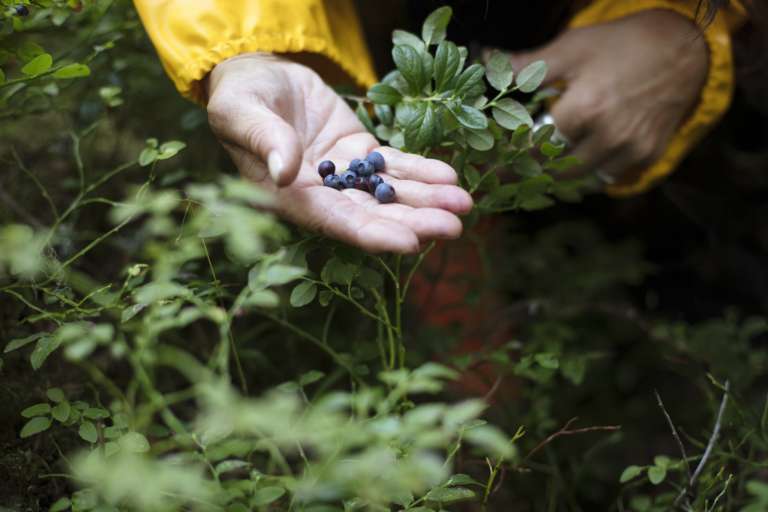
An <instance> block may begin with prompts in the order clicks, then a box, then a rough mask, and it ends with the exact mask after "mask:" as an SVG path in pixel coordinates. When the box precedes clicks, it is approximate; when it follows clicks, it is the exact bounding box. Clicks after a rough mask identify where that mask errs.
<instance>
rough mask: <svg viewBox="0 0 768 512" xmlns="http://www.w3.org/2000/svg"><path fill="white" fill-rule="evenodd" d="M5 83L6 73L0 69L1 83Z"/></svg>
mask: <svg viewBox="0 0 768 512" xmlns="http://www.w3.org/2000/svg"><path fill="white" fill-rule="evenodd" d="M4 83H5V73H4V72H3V70H2V69H0V85H2V84H4Z"/></svg>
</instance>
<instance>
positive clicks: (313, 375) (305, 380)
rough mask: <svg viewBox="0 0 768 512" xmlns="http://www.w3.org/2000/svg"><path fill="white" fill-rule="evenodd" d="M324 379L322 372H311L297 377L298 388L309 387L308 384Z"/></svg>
mask: <svg viewBox="0 0 768 512" xmlns="http://www.w3.org/2000/svg"><path fill="white" fill-rule="evenodd" d="M323 377H325V374H324V373H323V372H320V371H317V370H311V371H308V372H307V373H305V374H304V375H302V376H301V377H299V386H302V387H304V386H309V385H310V384H313V383H315V382H317V381H319V380H320V379H322V378H323Z"/></svg>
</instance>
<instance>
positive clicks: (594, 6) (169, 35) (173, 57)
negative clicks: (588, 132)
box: [134, 0, 745, 195]
mask: <svg viewBox="0 0 768 512" xmlns="http://www.w3.org/2000/svg"><path fill="white" fill-rule="evenodd" d="M134 3H135V4H136V8H137V10H138V12H139V15H140V16H141V19H142V21H143V23H144V26H145V28H146V30H147V32H148V33H149V36H150V38H151V39H152V42H153V43H154V45H155V48H156V49H157V52H158V54H159V55H160V60H161V61H162V63H163V66H164V67H165V70H166V71H167V73H168V75H169V76H170V77H171V80H173V82H174V84H175V85H176V87H177V88H178V90H179V92H181V94H183V95H184V96H186V97H188V98H190V99H193V100H196V101H202V89H201V87H200V81H201V80H202V79H203V78H204V77H205V76H206V75H207V74H208V72H209V71H210V70H211V69H212V68H213V67H214V66H215V65H216V64H217V63H219V62H221V61H223V60H224V59H227V58H229V57H232V56H234V55H237V54H240V53H244V52H255V51H260V52H277V53H298V52H308V53H315V54H319V55H322V56H324V57H326V58H327V59H330V61H331V62H332V63H335V64H336V65H338V66H339V68H341V70H343V71H344V72H345V73H346V74H347V75H349V77H350V78H351V79H352V80H354V82H356V83H357V84H358V85H360V86H362V87H369V86H370V85H372V84H373V83H375V82H376V81H377V78H376V74H375V72H374V70H373V65H372V62H371V57H370V55H369V54H368V50H367V48H366V45H365V42H364V39H363V35H362V33H361V28H360V23H359V20H358V19H357V14H356V12H355V8H354V5H353V2H352V0H191V1H190V0H134ZM697 5H698V0H594V1H593V2H591V3H590V4H589V6H587V7H586V8H585V9H583V10H582V11H580V12H579V13H577V15H576V16H575V17H574V18H573V20H571V23H570V26H572V27H583V26H587V25H593V24H596V23H601V22H606V21H611V20H614V19H617V18H620V17H623V16H627V15H630V14H633V13H636V12H638V11H642V10H647V9H670V10H673V11H675V12H678V13H680V14H682V15H684V16H687V17H689V18H691V19H694V18H695V16H696V14H697V13H696V6H697ZM744 18H745V12H744V9H743V8H742V7H741V6H740V5H738V4H737V3H736V2H731V6H730V7H728V8H727V9H725V10H723V11H721V12H720V13H718V15H717V16H716V17H715V19H714V21H713V22H712V23H711V24H710V25H709V26H708V27H707V28H706V30H705V32H704V35H705V38H706V41H707V44H708V46H709V76H708V78H707V81H706V84H705V85H704V88H703V90H702V92H701V98H700V101H699V103H698V105H697V106H696V108H695V110H694V112H693V113H692V114H691V116H690V117H689V118H688V119H687V121H686V122H685V123H684V124H683V125H682V126H681V127H680V129H679V130H678V131H677V133H676V134H675V136H674V137H673V138H672V140H671V141H670V143H669V146H668V147H667V149H666V151H665V153H664V154H663V155H662V157H661V158H660V159H659V161H658V162H656V163H655V164H654V165H652V166H651V167H650V168H649V169H647V170H646V171H645V172H644V173H642V174H641V175H640V177H639V178H638V179H637V180H636V181H635V182H634V183H629V184H621V185H615V186H612V187H611V188H610V189H609V192H610V193H611V194H613V195H630V194H635V193H639V192H643V191H645V190H646V189H648V188H649V187H650V186H651V185H653V184H654V183H656V182H657V181H659V180H660V179H661V178H663V177H664V176H666V175H668V174H669V173H670V172H672V171H673V170H674V169H675V167H676V166H677V165H678V164H679V163H680V161H681V160H682V159H683V157H684V156H685V155H686V154H687V153H688V151H689V150H690V149H691V148H692V147H693V146H694V145H695V144H696V143H697V142H698V141H699V140H700V139H701V138H702V137H703V136H704V134H705V133H706V132H707V131H708V130H709V128H710V127H711V126H712V125H713V124H714V123H715V122H717V120H718V119H719V118H720V117H721V116H722V115H723V113H724V112H725V110H726V109H727V108H728V105H729V104H730V101H731V96H732V93H733V58H732V52H731V39H730V34H731V32H732V31H733V30H735V28H737V27H738V26H739V24H741V23H742V22H743V20H744ZM316 71H318V72H319V73H321V74H323V72H324V71H326V70H323V69H317V70H316Z"/></svg>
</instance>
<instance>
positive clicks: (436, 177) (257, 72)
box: [207, 54, 472, 253]
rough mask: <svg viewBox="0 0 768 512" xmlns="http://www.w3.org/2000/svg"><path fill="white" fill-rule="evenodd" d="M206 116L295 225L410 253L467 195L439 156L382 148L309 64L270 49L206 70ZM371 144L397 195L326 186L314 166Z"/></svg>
mask: <svg viewBox="0 0 768 512" xmlns="http://www.w3.org/2000/svg"><path fill="white" fill-rule="evenodd" d="M207 86H208V97H209V101H208V117H209V121H210V124H211V127H212V129H213V131H214V133H215V134H216V136H217V137H218V138H219V140H220V141H221V142H222V144H223V145H224V147H225V148H226V149H227V150H228V152H229V153H230V155H231V156H232V159H233V160H234V162H235V164H236V165H237V167H238V169H239V170H240V173H241V174H242V175H243V176H244V177H245V178H247V179H250V180H252V181H254V182H258V183H259V184H261V185H262V186H263V187H264V188H266V189H268V190H270V191H272V192H273V193H274V195H275V208H276V211H277V213H278V214H279V215H280V216H282V217H284V218H286V219H288V220H289V221H292V222H294V223H296V224H298V225H300V226H303V227H305V228H308V229H310V230H312V231H317V232H321V233H323V234H325V235H327V236H329V237H331V238H335V239H338V240H341V241H344V242H346V243H349V244H352V245H355V246H357V247H360V248H362V249H364V250H367V251H371V252H384V251H391V252H397V253H411V252H416V251H418V250H419V247H420V246H421V245H422V244H424V243H426V242H429V241H431V240H435V239H443V238H455V237H458V236H459V235H460V234H461V229H462V224H461V221H460V220H459V218H458V217H457V214H462V213H466V212H468V211H469V210H470V209H471V208H472V198H471V197H470V195H469V194H468V193H467V192H465V191H464V190H463V189H461V188H459V187H457V186H456V182H457V176H456V173H455V171H454V170H453V169H452V168H451V167H450V166H448V165H447V164H445V163H443V162H440V161H438V160H432V159H427V158H423V157H421V156H417V155H411V154H405V153H402V152H400V151H397V150H395V149H393V148H388V147H379V144H378V143H377V141H376V139H375V138H374V137H373V136H372V135H371V134H370V133H368V132H367V130H366V129H365V127H364V126H363V125H362V123H360V121H359V120H358V119H357V116H356V115H355V114H354V113H353V112H352V110H351V109H350V108H349V107H348V106H347V104H346V103H345V102H344V101H343V100H342V99H341V98H340V97H339V96H338V95H337V94H336V93H335V92H334V91H333V90H332V89H331V88H330V87H328V86H327V85H326V84H325V83H324V82H323V81H322V79H321V78H320V77H319V76H318V75H317V74H315V73H314V72H313V71H312V70H310V69H309V68H307V67H305V66H302V65H300V64H297V63H294V62H290V61H286V60H283V59H280V58H278V57H275V56H271V55H264V54H244V55H240V56H237V57H234V58H231V59H229V60H226V61H224V62H222V63H220V64H218V65H217V66H216V67H215V68H214V69H213V71H212V72H211V74H210V76H209V78H208V83H207ZM373 150H377V151H379V152H381V154H382V155H383V156H384V158H385V159H386V171H385V172H384V173H382V177H383V178H384V181H386V182H387V183H390V184H391V185H392V186H393V187H394V188H395V190H396V194H397V199H396V202H395V203H390V204H379V203H378V202H377V201H376V199H375V198H374V197H373V196H372V195H370V194H368V193H366V192H362V191H359V190H355V189H347V190H343V191H338V190H335V189H331V188H328V187H324V186H323V184H322V179H321V178H320V175H319V174H318V172H317V166H318V164H319V163H320V162H321V161H323V160H331V161H333V162H334V163H335V164H336V168H337V172H340V171H343V170H344V169H346V167H347V165H348V164H349V162H350V161H351V160H353V159H355V158H362V157H364V156H365V155H367V154H368V153H369V152H370V151H373Z"/></svg>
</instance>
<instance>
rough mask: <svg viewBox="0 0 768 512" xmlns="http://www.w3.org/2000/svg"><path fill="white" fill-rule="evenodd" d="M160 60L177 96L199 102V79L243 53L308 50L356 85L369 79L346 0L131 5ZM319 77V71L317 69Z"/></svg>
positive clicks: (171, 0)
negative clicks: (215, 67)
mask: <svg viewBox="0 0 768 512" xmlns="http://www.w3.org/2000/svg"><path fill="white" fill-rule="evenodd" d="M134 4H135V6H136V9H137V10H138V12H139V16H140V17H141V20H142V22H143V24H144V27H145V28H146V30H147V33H148V34H149V37H150V39H151V40H152V43H153V44H154V45H155V49H156V50H157V53H158V55H159V56H160V60H161V61H162V63H163V67H164V68H165V70H166V72H167V73H168V76H170V78H171V80H173V83H174V84H175V85H176V88H177V89H178V90H179V92H181V94H183V95H184V96H186V97H188V98H191V99H192V100H195V101H202V99H203V94H202V88H201V87H200V80H201V79H203V78H204V77H205V76H206V75H207V74H208V72H209V71H211V69H213V67H214V66H215V65H216V64H218V63H219V62H221V61H223V60H225V59H227V58H229V57H232V56H234V55H238V54H241V53H246V52H257V51H260V52H274V53H299V52H309V53H312V54H318V55H321V56H323V57H325V58H326V59H328V60H329V61H330V62H329V65H336V66H338V67H339V68H341V70H343V71H344V72H345V73H346V74H347V75H348V76H349V77H350V78H351V79H352V80H354V82H356V83H357V85H359V86H362V87H368V86H370V85H372V84H373V83H375V82H376V74H375V72H374V70H373V64H372V62H371V58H370V55H369V54H368V49H367V48H366V45H365V41H364V39H363V36H362V31H361V29H360V23H359V20H358V18H357V13H356V12H355V8H354V5H353V4H352V1H351V0H290V1H285V0H219V1H217V0H193V1H190V0H134ZM316 71H317V72H319V73H320V74H323V71H324V70H323V69H316Z"/></svg>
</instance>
